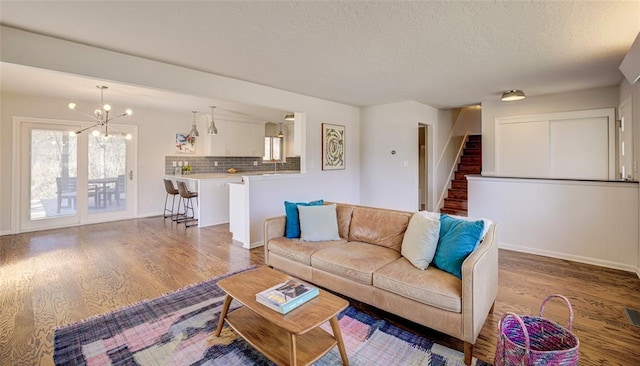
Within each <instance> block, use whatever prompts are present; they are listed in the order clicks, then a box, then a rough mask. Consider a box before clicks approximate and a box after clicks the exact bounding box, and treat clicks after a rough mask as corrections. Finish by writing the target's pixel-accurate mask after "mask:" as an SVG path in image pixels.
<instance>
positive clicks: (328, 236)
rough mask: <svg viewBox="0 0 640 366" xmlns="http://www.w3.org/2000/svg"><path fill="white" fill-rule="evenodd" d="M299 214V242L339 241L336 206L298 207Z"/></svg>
mask: <svg viewBox="0 0 640 366" xmlns="http://www.w3.org/2000/svg"><path fill="white" fill-rule="evenodd" d="M298 213H299V214H300V240H302V241H330V240H340V235H338V218H337V217H336V205H335V204H334V205H323V206H298Z"/></svg>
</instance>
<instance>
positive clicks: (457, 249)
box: [433, 215, 484, 279]
mask: <svg viewBox="0 0 640 366" xmlns="http://www.w3.org/2000/svg"><path fill="white" fill-rule="evenodd" d="M483 230H484V222H483V221H467V220H461V219H456V218H453V217H451V216H449V215H441V216H440V240H439V241H438V247H437V248H436V255H435V256H434V257H433V264H435V265H436V267H438V268H440V269H441V270H443V271H445V272H449V273H451V274H452V275H454V276H456V277H458V278H460V279H462V262H464V260H465V259H466V258H467V256H469V254H471V252H473V251H474V249H476V246H478V243H480V239H482V231H483Z"/></svg>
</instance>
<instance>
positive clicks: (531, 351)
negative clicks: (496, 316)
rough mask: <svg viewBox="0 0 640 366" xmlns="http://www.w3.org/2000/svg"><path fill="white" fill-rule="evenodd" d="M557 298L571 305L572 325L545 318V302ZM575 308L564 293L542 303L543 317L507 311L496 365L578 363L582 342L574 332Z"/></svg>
mask: <svg viewBox="0 0 640 366" xmlns="http://www.w3.org/2000/svg"><path fill="white" fill-rule="evenodd" d="M554 297H558V298H561V299H563V300H564V301H565V302H566V304H567V306H568V307H569V326H568V328H567V329H566V328H563V327H562V326H560V325H558V324H556V323H554V322H552V321H549V320H547V319H545V318H543V317H542V312H543V311H544V306H545V305H546V303H547V302H548V301H549V300H550V299H552V298H554ZM572 327H573V308H572V307H571V303H570V302H569V300H568V299H567V298H566V297H564V296H562V295H557V294H553V295H549V296H547V298H546V299H545V300H544V301H543V302H542V305H541V306H540V316H526V315H525V316H518V315H517V314H514V313H506V314H504V315H503V316H502V320H501V321H500V324H499V325H498V344H497V348H496V357H495V359H494V361H493V363H494V366H513V365H527V366H529V365H562V366H569V365H578V353H579V348H580V342H579V341H578V337H576V336H575V335H574V334H573V333H572V332H571V328H572Z"/></svg>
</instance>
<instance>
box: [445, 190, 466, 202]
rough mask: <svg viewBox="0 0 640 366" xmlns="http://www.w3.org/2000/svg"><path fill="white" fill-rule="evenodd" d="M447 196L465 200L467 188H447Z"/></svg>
mask: <svg viewBox="0 0 640 366" xmlns="http://www.w3.org/2000/svg"><path fill="white" fill-rule="evenodd" d="M447 198H459V199H463V200H466V199H467V190H466V189H449V193H448V195H447Z"/></svg>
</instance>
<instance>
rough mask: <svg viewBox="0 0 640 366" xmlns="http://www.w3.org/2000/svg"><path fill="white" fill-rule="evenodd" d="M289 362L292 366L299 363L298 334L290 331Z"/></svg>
mask: <svg viewBox="0 0 640 366" xmlns="http://www.w3.org/2000/svg"><path fill="white" fill-rule="evenodd" d="M289 363H290V364H291V365H292V366H296V365H297V364H298V355H297V352H296V335H295V334H293V333H289Z"/></svg>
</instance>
